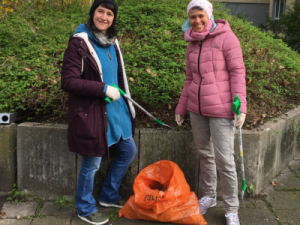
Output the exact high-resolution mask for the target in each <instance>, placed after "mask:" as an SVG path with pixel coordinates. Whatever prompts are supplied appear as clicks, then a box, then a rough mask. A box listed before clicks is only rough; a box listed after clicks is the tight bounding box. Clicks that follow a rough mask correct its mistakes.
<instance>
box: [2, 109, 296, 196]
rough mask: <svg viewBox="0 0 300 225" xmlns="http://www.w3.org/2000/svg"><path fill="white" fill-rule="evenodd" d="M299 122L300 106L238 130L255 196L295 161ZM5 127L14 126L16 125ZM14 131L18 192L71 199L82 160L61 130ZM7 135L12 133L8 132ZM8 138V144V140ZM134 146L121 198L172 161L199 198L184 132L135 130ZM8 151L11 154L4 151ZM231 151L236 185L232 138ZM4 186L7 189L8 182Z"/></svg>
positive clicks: (28, 127) (26, 127)
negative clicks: (141, 175) (151, 168)
mask: <svg viewBox="0 0 300 225" xmlns="http://www.w3.org/2000/svg"><path fill="white" fill-rule="evenodd" d="M299 124H300V107H299V108H297V109H294V110H292V111H290V112H288V113H287V114H285V115H283V116H282V117H281V118H277V119H276V120H273V121H270V122H268V123H266V124H265V125H263V126H261V127H259V128H257V129H254V130H252V131H248V130H243V147H244V161H245V173H246V180H247V184H248V185H253V187H254V193H255V194H258V193H259V192H261V191H262V190H263V189H264V187H265V186H266V185H267V184H268V183H269V182H270V181H271V180H272V179H273V178H274V177H275V176H276V175H277V174H278V173H279V172H280V171H282V170H283V169H284V167H285V166H286V165H287V164H288V163H289V162H290V161H291V160H292V159H299V158H300V134H299V132H297V129H298V130H299ZM10 126H11V127H12V128H13V127H16V125H10ZM3 127H6V129H8V127H7V126H0V131H2V130H3V129H4V128H3ZM8 130H9V129H8ZM8 130H7V132H8ZM17 131H18V135H17V146H18V150H17V161H18V163H17V165H18V166H17V168H18V171H17V174H18V186H19V190H21V191H24V192H34V193H37V194H39V195H41V196H42V197H44V198H47V199H52V198H55V197H56V196H63V195H65V196H73V197H74V193H75V190H76V184H77V176H78V173H79V170H80V166H81V162H82V157H81V156H79V155H76V154H74V153H70V152H69V151H68V148H67V139H66V135H67V126H66V125H51V124H38V123H23V124H20V125H18V128H17ZM9 132H10V133H12V134H13V132H12V131H9ZM9 132H8V133H9ZM0 134H1V135H2V136H1V137H2V138H1V137H0V154H2V155H3V147H2V148H1V146H4V145H3V144H2V143H4V142H5V140H6V139H7V138H6V136H5V135H4V136H3V134H2V133H0ZM9 140H10V141H9V142H11V143H13V141H12V139H9ZM135 143H136V145H137V148H138V154H137V155H136V158H135V159H134V161H133V163H132V165H131V166H130V168H129V170H128V171H127V173H126V175H125V177H124V180H123V183H122V186H121V191H120V192H121V195H122V196H123V197H124V198H128V197H129V196H130V195H131V194H133V191H132V185H133V183H134V178H135V177H136V176H137V174H138V172H139V171H141V170H142V169H143V168H145V167H146V166H148V165H150V164H152V163H154V162H157V161H159V160H171V161H173V162H175V163H177V164H178V165H179V167H180V168H181V169H182V171H183V172H184V174H185V177H186V180H187V182H188V183H189V184H190V186H191V190H192V191H194V192H196V194H198V196H199V197H200V196H201V188H200V187H201V181H200V179H199V160H198V155H197V150H196V148H195V146H194V144H193V137H192V133H191V132H190V131H170V130H165V129H161V130H160V129H139V130H136V135H135ZM9 146H10V147H4V149H7V152H10V154H8V155H10V156H11V155H12V152H13V149H14V147H13V144H10V145H9ZM9 148H10V149H11V150H8V149H9ZM110 151H111V156H112V157H111V158H109V159H103V161H102V163H101V166H100V170H99V171H98V172H97V173H96V177H95V188H94V196H95V197H96V198H98V197H99V192H100V190H101V185H102V183H103V180H104V178H105V174H106V173H107V171H108V169H109V167H110V165H111V163H112V161H113V158H114V157H115V156H116V154H117V153H116V152H117V151H116V149H114V148H111V149H110ZM1 152H2V153H1ZM235 153H236V155H235V156H236V157H235V161H236V165H237V171H238V176H239V182H240V180H241V179H240V177H241V173H240V157H239V147H238V138H237V134H236V139H235ZM5 154H7V153H5ZM2 155H0V159H2V158H3V157H4V158H9V157H8V156H7V155H4V156H3V157H2ZM10 158H11V157H10ZM10 162H12V161H10ZM3 165H4V164H3V160H2V161H0V168H3ZM11 165H12V166H10V167H9V168H13V164H11ZM1 166H2V167H1ZM4 167H5V166H4ZM8 180H12V179H11V178H8V177H7V176H6V177H5V176H3V175H2V173H1V175H0V184H1V186H2V184H3V183H4V182H7V181H8ZM239 185H240V183H239ZM1 186H0V187H1ZM9 186H11V181H10V184H9ZM0 190H1V189H0ZM219 194H220V193H219Z"/></svg>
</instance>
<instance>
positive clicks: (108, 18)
mask: <svg viewBox="0 0 300 225" xmlns="http://www.w3.org/2000/svg"><path fill="white" fill-rule="evenodd" d="M114 18H115V16H114V13H113V12H112V11H111V10H109V9H107V8H104V7H102V6H101V5H99V6H98V8H97V9H96V10H95V12H94V17H93V22H94V25H95V26H96V27H97V29H98V30H100V31H102V32H104V33H105V32H106V31H107V29H108V28H110V27H111V25H112V23H113V21H114Z"/></svg>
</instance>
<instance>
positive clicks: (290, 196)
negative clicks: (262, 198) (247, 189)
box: [266, 191, 300, 210]
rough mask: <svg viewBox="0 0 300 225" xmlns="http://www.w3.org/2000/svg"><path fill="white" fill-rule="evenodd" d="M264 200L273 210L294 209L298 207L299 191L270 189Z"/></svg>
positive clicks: (299, 201) (299, 202)
mask: <svg viewBox="0 0 300 225" xmlns="http://www.w3.org/2000/svg"><path fill="white" fill-rule="evenodd" d="M266 200H267V201H268V202H269V203H270V204H271V205H272V207H273V209H275V210H277V209H286V210H295V209H299V208H300V193H299V192H296V191H270V192H269V196H268V197H267V198H266Z"/></svg>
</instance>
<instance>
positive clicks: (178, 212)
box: [119, 160, 207, 225]
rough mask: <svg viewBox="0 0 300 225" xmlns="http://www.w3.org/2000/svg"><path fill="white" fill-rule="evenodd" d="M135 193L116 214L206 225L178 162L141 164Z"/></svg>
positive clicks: (129, 217)
mask: <svg viewBox="0 0 300 225" xmlns="http://www.w3.org/2000/svg"><path fill="white" fill-rule="evenodd" d="M133 190H134V195H133V196H131V197H130V198H129V200H128V201H127V203H126V204H125V205H124V206H123V208H122V209H121V210H120V211H119V217H121V216H124V217H126V218H128V219H142V220H148V221H160V222H170V223H178V224H195V225H196V224H197V225H206V224H207V223H206V221H205V220H204V218H203V216H202V215H201V212H200V209H199V205H198V199H197V196H196V195H195V193H194V192H190V186H189V185H188V184H187V182H186V180H185V177H184V174H183V172H182V171H181V170H180V168H179V167H178V166H177V164H175V163H173V162H171V161H167V160H162V161H158V162H156V163H154V164H152V165H150V166H148V167H146V168H144V169H143V170H142V171H141V172H140V173H139V174H138V176H137V177H136V178H135V181H134V185H133Z"/></svg>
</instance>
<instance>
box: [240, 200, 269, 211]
mask: <svg viewBox="0 0 300 225" xmlns="http://www.w3.org/2000/svg"><path fill="white" fill-rule="evenodd" d="M247 201H248V202H251V204H252V205H253V206H254V207H255V208H256V209H263V210H265V209H269V207H268V206H267V204H266V203H265V202H264V201H263V200H262V199H260V198H248V199H247ZM240 208H241V209H242V208H243V204H240Z"/></svg>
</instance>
